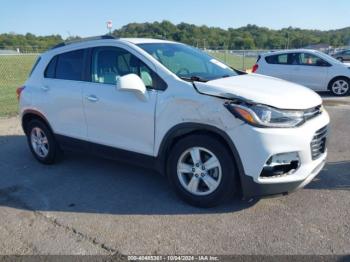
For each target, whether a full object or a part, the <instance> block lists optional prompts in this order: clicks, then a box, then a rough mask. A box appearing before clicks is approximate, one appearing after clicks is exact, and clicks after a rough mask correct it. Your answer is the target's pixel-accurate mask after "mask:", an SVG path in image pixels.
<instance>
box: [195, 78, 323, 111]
mask: <svg viewBox="0 0 350 262" xmlns="http://www.w3.org/2000/svg"><path fill="white" fill-rule="evenodd" d="M194 84H195V86H196V88H197V90H198V91H199V92H200V93H203V94H207V95H214V96H220V97H225V98H241V99H244V100H247V101H251V102H255V103H259V104H265V105H269V106H273V107H277V108H281V109H309V108H312V107H315V106H318V105H320V104H322V99H321V97H320V96H319V95H318V94H316V93H315V92H314V91H312V90H311V89H308V88H306V87H303V86H301V85H297V84H293V83H290V82H287V81H284V80H281V79H278V78H273V77H269V76H263V75H259V74H245V75H239V76H232V77H227V78H220V79H216V80H212V81H208V82H206V83H202V82H195V83H194Z"/></svg>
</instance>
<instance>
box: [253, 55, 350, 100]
mask: <svg viewBox="0 0 350 262" xmlns="http://www.w3.org/2000/svg"><path fill="white" fill-rule="evenodd" d="M253 73H258V74H262V75H268V76H273V77H278V78H281V79H284V80H287V81H291V82H294V83H297V84H300V85H304V86H307V87H309V88H311V89H312V90H314V91H331V92H332V93H333V94H334V95H335V96H345V95H348V94H349V93H350V67H349V65H346V64H343V63H342V62H340V61H338V60H336V59H334V58H333V57H331V56H329V55H327V54H324V53H322V52H319V51H315V50H308V49H305V50H303V49H297V50H286V51H278V52H270V53H266V54H262V55H260V56H259V58H258V60H257V62H256V64H255V65H254V66H253Z"/></svg>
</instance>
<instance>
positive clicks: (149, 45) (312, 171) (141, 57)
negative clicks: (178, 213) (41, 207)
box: [17, 36, 329, 207]
mask: <svg viewBox="0 0 350 262" xmlns="http://www.w3.org/2000/svg"><path fill="white" fill-rule="evenodd" d="M17 94H18V97H19V99H20V116H21V121H22V126H23V130H24V132H25V134H26V136H27V138H28V144H29V147H30V150H31V151H32V153H33V155H34V157H35V158H36V159H37V160H38V161H39V162H41V163H43V164H52V163H54V162H55V160H56V159H57V157H58V156H59V154H60V153H61V151H62V150H72V149H73V150H80V151H83V152H91V153H93V154H97V155H101V156H104V157H107V158H112V159H119V160H124V161H128V162H131V163H134V164H137V165H143V166H146V167H151V168H154V169H155V170H157V171H159V172H160V173H162V174H167V176H168V177H169V180H170V182H171V184H172V186H173V187H174V188H175V191H176V192H177V193H178V195H179V196H180V197H181V198H183V199H184V200H186V201H187V202H189V203H190V204H192V205H197V206H202V207H204V206H205V207H207V206H213V205H217V204H219V203H221V202H222V201H224V199H226V198H227V197H229V196H231V195H232V194H233V193H235V192H236V193H239V194H242V195H243V196H244V197H253V196H261V195H274V194H281V193H282V194H284V193H288V192H291V191H294V190H296V189H298V188H301V187H303V186H305V185H306V184H307V183H309V182H310V181H311V180H312V179H313V178H314V177H315V176H316V175H317V174H318V173H319V172H320V170H321V169H322V167H323V165H324V163H325V159H326V155H327V150H326V136H327V129H328V123H329V117H328V114H327V112H326V111H325V110H324V108H323V107H322V100H321V98H320V96H319V95H317V94H316V93H314V92H313V91H311V90H309V89H307V88H305V87H302V86H299V85H296V84H293V83H289V82H285V81H283V80H278V79H274V78H271V77H267V76H262V75H253V74H246V73H243V72H240V71H236V70H233V69H231V68H230V67H228V66H227V65H225V64H223V63H221V62H219V61H217V60H216V59H214V58H212V57H210V56H208V55H207V54H205V53H204V52H202V51H200V50H198V49H196V48H192V47H190V46H187V45H184V44H181V43H175V42H169V41H162V40H154V39H114V38H112V37H108V36H104V37H100V38H97V39H95V40H92V39H90V40H84V41H83V40H82V41H80V42H76V43H62V44H60V45H58V46H57V47H55V48H53V49H51V50H49V51H47V52H46V53H44V54H42V55H41V56H40V57H39V59H38V61H37V63H36V64H35V66H34V68H33V70H32V73H31V75H30V76H29V78H28V80H27V81H26V83H25V85H24V87H21V88H19V89H18V90H17ZM87 165H88V164H87ZM101 170H103V167H101ZM130 186H132V185H130ZM160 190H161V189H160ZM126 197H127V196H126Z"/></svg>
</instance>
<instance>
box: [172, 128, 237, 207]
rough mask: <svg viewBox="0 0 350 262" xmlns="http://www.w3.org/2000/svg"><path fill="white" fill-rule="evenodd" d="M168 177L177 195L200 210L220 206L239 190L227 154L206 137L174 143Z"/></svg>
mask: <svg viewBox="0 0 350 262" xmlns="http://www.w3.org/2000/svg"><path fill="white" fill-rule="evenodd" d="M168 176H169V180H170V182H171V184H172V185H173V187H174V188H175V191H176V193H177V194H178V195H179V196H180V197H181V198H182V199H183V200H185V201H186V202H188V203H189V204H191V205H194V206H199V207H212V206H216V205H218V204H220V203H221V202H222V201H223V200H224V199H225V198H227V197H228V196H230V195H233V193H234V192H235V191H236V189H237V187H238V183H237V179H236V167H235V164H234V159H233V157H232V156H231V154H230V152H229V150H228V149H227V148H226V146H225V145H224V144H223V143H222V142H221V141H219V140H218V139H216V138H213V137H211V136H207V135H191V136H188V137H185V138H183V139H181V140H180V141H178V142H177V143H176V145H175V146H174V148H173V149H172V150H171V153H170V157H169V160H168Z"/></svg>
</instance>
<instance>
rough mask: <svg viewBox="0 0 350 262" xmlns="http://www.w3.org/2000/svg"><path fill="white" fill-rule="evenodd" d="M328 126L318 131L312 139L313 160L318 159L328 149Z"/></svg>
mask: <svg viewBox="0 0 350 262" xmlns="http://www.w3.org/2000/svg"><path fill="white" fill-rule="evenodd" d="M327 133H328V126H325V127H323V128H321V129H319V130H317V131H316V133H315V135H314V137H313V138H312V141H311V144H310V146H311V156H312V160H316V159H317V158H319V157H320V156H321V155H322V154H323V153H324V152H325V151H326V140H327Z"/></svg>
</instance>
